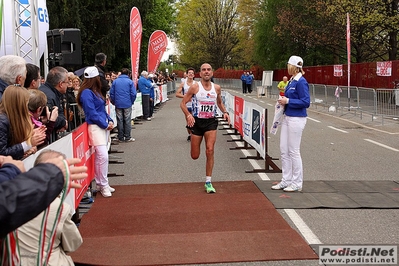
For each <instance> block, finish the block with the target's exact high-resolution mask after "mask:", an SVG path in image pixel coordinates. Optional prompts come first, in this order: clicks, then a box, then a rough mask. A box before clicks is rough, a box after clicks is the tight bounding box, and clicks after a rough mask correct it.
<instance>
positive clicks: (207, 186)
mask: <svg viewBox="0 0 399 266" xmlns="http://www.w3.org/2000/svg"><path fill="white" fill-rule="evenodd" d="M205 190H206V193H216V190H215V189H214V188H213V186H212V183H211V182H206V183H205Z"/></svg>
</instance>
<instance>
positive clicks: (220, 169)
mask: <svg viewBox="0 0 399 266" xmlns="http://www.w3.org/2000/svg"><path fill="white" fill-rule="evenodd" d="M227 91H228V92H230V93H231V94H235V95H240V96H241V97H244V99H245V100H246V101H251V102H255V103H257V104H259V105H260V106H263V107H266V108H268V110H269V121H271V120H272V116H273V106H274V101H275V100H273V99H268V98H257V97H256V95H242V94H241V93H240V92H239V91H238V90H227ZM169 98H170V100H169V101H167V102H166V103H164V104H163V105H162V107H161V108H160V109H159V110H158V111H157V112H156V113H155V118H154V119H153V120H152V121H146V122H142V123H140V124H136V125H135V129H134V130H133V134H132V135H133V137H134V138H136V141H135V142H133V143H122V144H119V145H113V146H112V150H117V151H122V152H123V153H113V154H111V157H113V158H111V159H115V158H116V159H118V160H120V161H124V164H111V166H110V172H115V173H117V174H124V176H122V177H110V183H111V185H124V184H147V183H148V184H152V183H176V182H198V181H205V155H204V152H202V154H201V156H200V158H199V159H198V160H196V161H193V160H192V159H191V158H190V156H189V145H190V144H189V143H188V142H187V141H186V137H187V133H186V130H185V128H184V125H185V119H184V116H183V114H182V112H181V110H180V108H179V102H180V100H179V99H178V98H176V97H174V95H170V96H169ZM308 114H309V119H308V121H307V125H306V128H305V131H304V134H303V139H302V150H301V151H302V159H303V165H304V179H305V183H304V189H306V180H399V178H398V159H397V158H398V155H399V142H398V138H399V136H398V135H399V134H398V133H399V125H398V124H389V125H386V126H382V125H381V124H378V123H375V124H373V123H364V121H362V120H359V118H358V117H355V116H353V117H352V116H351V115H350V114H349V115H345V116H339V115H337V114H335V115H330V114H328V113H326V112H325V110H324V111H323V110H320V109H318V110H315V109H313V108H309V112H308ZM220 128H221V127H220ZM225 133H226V130H222V129H221V130H219V131H218V139H217V142H216V148H215V168H214V173H213V180H214V181H216V180H221V181H232V180H260V179H265V180H267V179H270V180H280V179H281V174H254V173H245V170H250V169H252V168H253V167H254V166H255V167H259V165H258V162H257V161H255V160H247V159H240V157H243V156H244V155H243V152H242V151H240V150H231V149H230V148H233V147H235V146H236V145H237V144H241V143H240V142H235V141H231V139H232V138H231V136H229V135H225ZM278 145H279V136H278V134H277V135H276V136H270V138H269V154H270V155H271V156H272V157H279V148H278ZM202 148H204V146H203V147H202ZM202 151H204V149H202ZM244 153H245V154H248V151H244ZM249 154H251V153H249ZM276 164H277V165H279V166H280V162H279V161H276ZM262 166H263V164H262ZM216 189H217V188H216ZM280 213H281V215H282V216H283V217H284V218H285V219H286V220H287V222H288V223H289V224H290V225H291V226H292V227H293V228H295V229H296V230H297V231H298V232H299V233H300V234H301V235H302V236H303V237H304V239H305V240H306V241H307V242H308V243H309V244H320V243H321V244H359V245H361V244H395V245H398V244H399V226H398V219H399V210H398V209H396V210H395V209H392V210H378V209H373V210H367V209H361V210H356V209H348V210H342V209H335V210H330V209H328V210H323V209H316V210H280ZM223 265H319V264H318V261H277V262H255V263H234V264H223Z"/></svg>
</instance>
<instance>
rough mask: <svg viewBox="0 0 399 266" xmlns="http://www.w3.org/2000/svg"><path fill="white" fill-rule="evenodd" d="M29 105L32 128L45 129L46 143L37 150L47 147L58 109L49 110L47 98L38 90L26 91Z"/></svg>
mask: <svg viewBox="0 0 399 266" xmlns="http://www.w3.org/2000/svg"><path fill="white" fill-rule="evenodd" d="M28 91H29V94H30V96H29V103H28V109H29V112H30V114H31V120H32V123H33V127H34V128H40V127H42V126H43V125H44V126H45V127H46V141H45V142H44V143H43V144H42V145H39V146H38V149H41V148H43V147H44V146H46V145H48V144H49V143H50V140H51V134H52V132H53V130H54V125H55V121H56V120H57V117H58V107H57V106H54V108H53V110H51V112H50V110H49V108H48V106H47V105H46V104H47V97H46V94H44V92H42V91H40V90H34V89H31V90H28Z"/></svg>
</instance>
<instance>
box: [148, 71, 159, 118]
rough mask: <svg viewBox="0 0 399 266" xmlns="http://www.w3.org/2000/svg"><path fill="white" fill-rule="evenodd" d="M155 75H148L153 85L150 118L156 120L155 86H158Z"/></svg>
mask: <svg viewBox="0 0 399 266" xmlns="http://www.w3.org/2000/svg"><path fill="white" fill-rule="evenodd" d="M154 77H155V75H154V74H148V80H149V81H150V83H151V91H150V118H151V119H153V118H154V108H155V86H156V85H157V84H156V83H155V82H154Z"/></svg>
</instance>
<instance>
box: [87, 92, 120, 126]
mask: <svg viewBox="0 0 399 266" xmlns="http://www.w3.org/2000/svg"><path fill="white" fill-rule="evenodd" d="M80 103H81V105H82V107H83V111H84V112H85V121H86V122H87V123H88V124H89V125H91V124H94V125H97V126H99V127H100V128H102V129H106V128H107V127H108V122H109V121H112V122H114V121H113V120H112V119H111V117H110V116H109V115H108V114H107V112H106V111H105V101H104V100H103V98H101V96H99V95H97V94H95V93H94V92H93V91H92V90H91V89H84V90H83V91H82V94H81V95H80Z"/></svg>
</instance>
